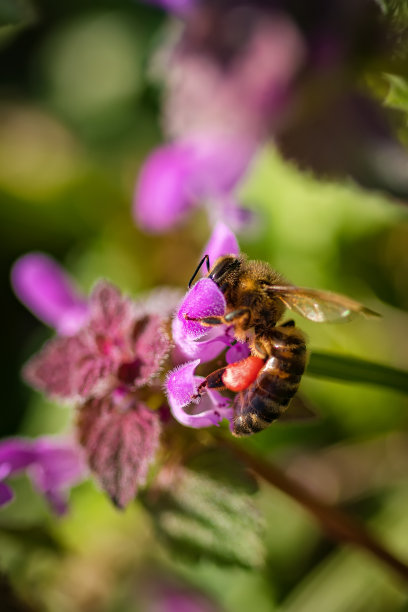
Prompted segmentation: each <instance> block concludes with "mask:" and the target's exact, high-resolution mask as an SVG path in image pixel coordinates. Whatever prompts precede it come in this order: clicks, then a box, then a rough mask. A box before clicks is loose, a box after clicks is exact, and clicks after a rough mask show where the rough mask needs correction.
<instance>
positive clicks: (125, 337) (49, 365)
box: [2, 254, 171, 508]
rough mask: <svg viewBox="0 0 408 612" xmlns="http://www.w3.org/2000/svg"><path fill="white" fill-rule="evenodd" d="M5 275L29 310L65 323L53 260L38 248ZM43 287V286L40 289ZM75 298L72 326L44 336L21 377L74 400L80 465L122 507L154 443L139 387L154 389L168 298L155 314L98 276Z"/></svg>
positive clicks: (156, 431)
mask: <svg viewBox="0 0 408 612" xmlns="http://www.w3.org/2000/svg"><path fill="white" fill-rule="evenodd" d="M33 269H34V273H32V270H33ZM12 279H13V283H14V287H15V290H16V293H17V294H18V295H19V297H20V298H21V299H22V300H23V301H24V300H26V299H27V301H28V305H29V306H30V307H31V308H32V310H33V311H34V312H36V313H39V314H40V316H42V318H43V319H45V320H46V321H47V322H48V323H51V324H53V325H55V326H56V327H57V329H60V328H61V326H62V328H63V329H64V330H65V327H64V326H63V325H62V322H63V321H66V320H67V317H68V314H69V313H70V312H71V311H72V304H73V302H75V301H74V300H73V298H72V295H73V291H72V288H71V285H70V283H69V281H68V280H67V277H66V275H65V273H64V272H63V271H62V270H61V269H60V268H59V266H58V265H57V264H56V263H55V262H53V261H52V260H50V259H49V258H48V257H46V256H45V255H39V254H34V255H26V256H25V257H23V258H22V259H20V260H19V261H18V262H17V264H16V266H15V267H14V269H13V273H12ZM44 287H45V288H49V287H51V290H50V291H46V292H44V293H43V289H44ZM61 296H62V297H61ZM169 301H171V300H169ZM81 303H82V304H83V313H82V315H81V317H80V318H78V319H76V321H75V328H76V329H75V331H73V329H72V328H71V329H70V332H71V333H70V335H57V336H55V337H54V338H52V339H51V340H49V341H48V342H47V343H46V344H45V345H44V347H43V348H42V349H41V350H40V351H39V353H38V354H37V355H35V356H34V357H33V358H32V359H31V360H30V361H29V362H28V364H27V365H26V366H25V368H24V377H25V379H26V381H27V382H28V383H29V384H30V385H32V386H33V387H35V388H36V389H39V390H40V391H43V392H44V393H45V394H46V395H48V396H51V397H55V398H57V399H61V400H69V401H72V402H75V403H77V404H79V418H78V424H77V431H78V436H79V440H80V442H81V444H82V445H83V447H84V449H85V455H86V458H87V461H88V464H89V466H90V468H91V469H92V470H93V472H94V473H95V475H96V477H97V479H98V480H99V482H100V484H101V486H102V487H103V488H104V489H105V490H106V492H107V493H108V495H109V496H110V497H111V499H112V501H113V502H114V503H115V504H116V505H117V506H118V507H120V508H123V507H125V506H126V505H127V504H128V503H129V501H130V500H131V499H133V498H134V497H135V495H136V491H137V488H138V486H139V485H141V484H143V483H144V481H145V478H146V474H147V469H148V466H149V465H150V463H151V462H152V461H153V458H154V455H155V452H156V450H157V447H158V441H159V436H160V430H161V427H160V416H159V412H158V411H152V410H150V409H149V408H148V407H147V405H146V403H145V398H146V397H148V393H147V392H146V389H149V390H150V391H149V392H150V393H151V394H153V393H159V392H160V381H159V379H158V375H159V372H160V369H161V367H162V365H163V363H164V360H165V359H166V357H167V356H168V354H169V350H170V339H169V337H168V334H167V332H166V331H165V325H166V316H167V315H168V308H169V304H167V306H166V307H165V308H164V309H162V311H163V314H162V315H160V314H157V313H156V312H155V311H154V305H153V303H152V302H151V303H150V304H149V303H146V304H140V303H137V302H134V301H132V300H131V299H130V298H128V297H124V296H122V295H121V293H120V291H119V290H118V289H117V288H116V287H114V286H113V285H111V284H110V283H108V282H106V281H100V282H99V283H97V285H96V286H95V288H94V290H93V292H92V293H91V296H90V298H89V300H88V301H87V302H85V301H84V300H82V301H81ZM39 305H40V306H39ZM56 305H58V307H56ZM156 310H157V309H156ZM44 313H45V314H44ZM50 313H52V314H51V315H50ZM2 489H3V491H2V494H3V496H7V491H6V490H4V486H3V488H2Z"/></svg>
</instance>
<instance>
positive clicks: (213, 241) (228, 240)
mask: <svg viewBox="0 0 408 612" xmlns="http://www.w3.org/2000/svg"><path fill="white" fill-rule="evenodd" d="M204 253H206V254H207V255H208V256H209V258H210V266H213V265H214V263H215V261H216V260H217V259H218V258H219V257H222V256H223V255H239V246H238V242H237V239H236V237H235V234H234V233H233V232H232V230H230V228H229V227H227V226H226V225H225V223H222V222H221V221H219V222H218V223H217V224H216V226H215V227H214V230H213V233H212V234H211V237H210V239H209V241H208V243H207V246H206V247H205V249H204Z"/></svg>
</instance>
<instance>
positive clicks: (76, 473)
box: [0, 438, 84, 514]
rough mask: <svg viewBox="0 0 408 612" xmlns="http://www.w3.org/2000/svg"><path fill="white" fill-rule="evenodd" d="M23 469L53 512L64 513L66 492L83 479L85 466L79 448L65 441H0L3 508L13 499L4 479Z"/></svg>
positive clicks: (0, 486)
mask: <svg viewBox="0 0 408 612" xmlns="http://www.w3.org/2000/svg"><path fill="white" fill-rule="evenodd" d="M23 470H26V471H27V473H28V475H29V476H30V478H31V480H32V482H33V484H34V486H35V488H36V489H37V490H38V491H39V492H40V493H42V494H43V495H44V497H45V498H46V499H47V501H48V503H49V504H50V506H51V507H52V509H53V510H54V512H56V513H57V514H63V513H64V512H66V509H67V503H66V494H65V490H66V489H67V488H69V487H70V486H72V485H73V484H75V483H76V482H78V481H79V480H81V479H82V477H83V474H84V465H83V463H82V460H81V453H80V449H79V448H78V447H76V446H75V445H74V444H69V443H67V442H66V441H57V440H55V439H53V438H38V439H37V440H25V439H22V438H14V439H9V440H4V441H2V442H0V506H2V505H4V504H6V503H8V502H10V501H11V500H12V499H13V492H12V489H11V488H10V487H9V485H8V484H6V483H5V482H4V480H5V479H8V478H9V477H11V476H13V475H14V474H16V473H19V472H22V471H23Z"/></svg>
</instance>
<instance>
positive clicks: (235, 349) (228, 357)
mask: <svg viewBox="0 0 408 612" xmlns="http://www.w3.org/2000/svg"><path fill="white" fill-rule="evenodd" d="M250 354H251V351H250V350H249V348H248V345H247V344H244V343H241V342H237V343H236V344H234V346H231V347H230V348H229V349H228V351H227V352H226V353H225V361H226V362H227V363H235V362H237V361H241V359H246V358H247V357H249V355H250Z"/></svg>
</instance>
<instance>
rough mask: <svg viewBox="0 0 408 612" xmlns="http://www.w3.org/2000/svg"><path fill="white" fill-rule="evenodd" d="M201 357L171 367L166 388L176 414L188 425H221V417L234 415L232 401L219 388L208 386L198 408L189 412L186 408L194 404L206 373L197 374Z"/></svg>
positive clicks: (174, 414) (229, 417)
mask: <svg viewBox="0 0 408 612" xmlns="http://www.w3.org/2000/svg"><path fill="white" fill-rule="evenodd" d="M199 363H200V360H199V359H196V360H195V361H190V362H188V363H185V364H184V365H182V366H179V367H178V368H176V369H174V370H172V371H171V372H170V373H169V375H168V376H167V380H166V389H167V394H168V398H169V404H170V409H171V412H172V414H173V416H174V418H175V419H176V420H177V421H178V422H179V423H181V424H182V425H186V426H187V427H209V426H211V425H218V424H219V423H220V422H221V421H222V419H228V420H229V421H230V420H231V419H232V417H233V409H232V407H231V402H230V400H228V399H227V398H224V397H222V395H221V394H220V393H218V391H214V390H211V389H209V390H208V392H207V394H206V395H205V397H204V398H203V399H202V401H201V402H200V404H199V410H200V411H199V412H198V413H192V414H189V413H187V412H185V410H184V408H185V407H186V406H188V405H189V404H191V402H192V401H193V396H194V395H195V394H196V393H197V389H198V386H199V384H200V383H201V382H202V381H203V380H204V378H203V377H200V376H194V371H195V369H196V367H197V366H198V365H199Z"/></svg>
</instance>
